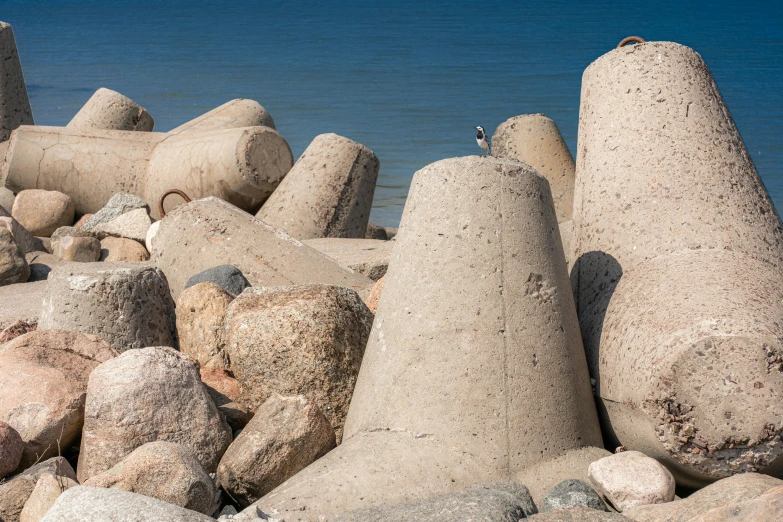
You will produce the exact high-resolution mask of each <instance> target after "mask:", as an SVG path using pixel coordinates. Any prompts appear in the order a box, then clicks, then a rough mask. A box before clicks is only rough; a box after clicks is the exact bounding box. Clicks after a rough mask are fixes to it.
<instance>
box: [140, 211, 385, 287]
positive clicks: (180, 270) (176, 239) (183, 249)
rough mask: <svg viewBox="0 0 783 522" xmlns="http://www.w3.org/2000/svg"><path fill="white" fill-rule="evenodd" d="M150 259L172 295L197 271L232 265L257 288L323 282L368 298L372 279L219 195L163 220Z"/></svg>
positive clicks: (153, 243)
mask: <svg viewBox="0 0 783 522" xmlns="http://www.w3.org/2000/svg"><path fill="white" fill-rule="evenodd" d="M151 246H152V250H151V251H150V255H151V259H152V260H153V261H154V262H155V264H156V265H157V266H158V267H160V268H161V269H162V270H163V271H164V272H165V273H166V277H167V278H168V280H169V285H170V287H171V293H172V295H173V296H174V299H177V298H178V297H179V294H180V293H181V292H182V290H183V288H184V286H185V282H186V281H187V280H188V279H189V278H190V277H191V276H193V275H195V274H198V273H199V272H201V271H203V270H206V269H207V268H212V267H214V266H215V265H221V264H231V265H234V266H236V267H237V268H238V269H239V270H241V271H242V273H243V274H244V276H245V277H246V278H247V280H248V281H250V284H252V285H253V286H292V285H299V284H307V283H324V284H331V285H337V286H344V287H347V288H351V289H353V290H356V291H357V292H358V293H359V295H360V296H362V297H365V296H366V295H367V293H368V292H369V291H370V287H371V286H372V284H373V282H372V280H371V279H368V278H366V277H364V276H363V275H361V274H356V273H353V272H351V271H350V270H349V269H347V268H344V267H342V266H340V265H339V264H337V263H336V262H335V261H333V260H332V259H330V258H328V257H326V256H324V255H323V254H321V253H319V252H318V251H316V250H315V249H313V248H310V247H308V246H306V245H303V244H302V243H300V242H299V241H297V240H296V239H293V238H291V237H289V236H288V235H286V234H284V233H283V232H281V231H279V230H276V229H275V228H273V227H271V226H269V225H267V224H266V223H263V222H262V221H260V220H258V219H256V218H254V217H253V216H252V215H250V214H248V213H246V212H243V211H241V210H239V209H238V208H236V207H234V206H232V205H229V204H227V203H226V202H225V201H221V200H219V199H217V198H205V199H202V200H198V201H193V202H192V203H190V204H188V205H183V206H182V207H180V208H177V209H176V210H175V211H174V212H172V213H171V214H169V215H167V216H166V217H165V218H164V219H162V220H161V221H160V225H159V227H158V232H157V234H156V235H155V238H154V241H152V245H151Z"/></svg>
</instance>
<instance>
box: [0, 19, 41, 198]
mask: <svg viewBox="0 0 783 522" xmlns="http://www.w3.org/2000/svg"><path fill="white" fill-rule="evenodd" d="M20 125H34V122H33V111H32V109H30V100H29V99H28V98H27V87H26V86H25V84H24V75H23V74H22V64H21V63H20V62H19V53H18V52H17V50H16V40H15V39H14V31H13V29H11V24H8V23H6V22H0V142H3V141H5V140H7V139H8V137H9V136H10V135H11V131H12V130H14V129H16V128H17V127H19V126H20ZM0 160H2V154H0ZM2 186H3V184H2V183H0V187H2ZM9 210H10V209H9Z"/></svg>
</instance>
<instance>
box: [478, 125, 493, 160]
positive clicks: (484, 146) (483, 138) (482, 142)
mask: <svg viewBox="0 0 783 522" xmlns="http://www.w3.org/2000/svg"><path fill="white" fill-rule="evenodd" d="M476 130H477V131H478V134H476V143H478V146H479V147H481V150H483V151H484V152H486V156H492V148H491V147H490V145H489V138H487V133H486V132H484V127H482V126H481V125H479V126H478V127H476Z"/></svg>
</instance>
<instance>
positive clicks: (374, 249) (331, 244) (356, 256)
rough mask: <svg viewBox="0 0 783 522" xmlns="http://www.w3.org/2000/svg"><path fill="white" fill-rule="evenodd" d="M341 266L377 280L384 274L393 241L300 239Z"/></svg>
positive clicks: (335, 238) (328, 238) (332, 238)
mask: <svg viewBox="0 0 783 522" xmlns="http://www.w3.org/2000/svg"><path fill="white" fill-rule="evenodd" d="M302 243H304V244H305V245H307V246H310V247H313V248H314V249H316V250H318V251H319V252H321V253H322V254H324V255H325V256H328V257H331V258H332V259H334V260H335V261H337V262H338V263H340V264H341V265H343V266H347V267H348V268H350V269H351V270H353V271H354V272H358V273H360V274H362V275H364V276H367V277H369V278H370V279H372V280H373V281H377V280H378V279H380V278H382V277H383V276H384V274H386V270H387V269H388V268H389V259H390V258H391V253H392V249H393V248H394V245H395V243H394V242H393V241H382V240H379V239H346V238H338V237H325V238H320V239H306V240H304V241H302Z"/></svg>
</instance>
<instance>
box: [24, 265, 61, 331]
mask: <svg viewBox="0 0 783 522" xmlns="http://www.w3.org/2000/svg"><path fill="white" fill-rule="evenodd" d="M24 258H25V260H26V261H27V264H28V266H29V267H30V277H28V278H27V282H28V283H30V282H35V281H46V278H47V277H49V272H51V271H52V268H54V267H56V266H58V265H61V264H63V263H64V261H63V260H62V259H60V258H59V257H57V256H56V255H54V254H49V253H48V252H31V253H29V254H27V255H26V256H24ZM39 313H40V307H39ZM37 322H38V320H37V318H36V323H37Z"/></svg>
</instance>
